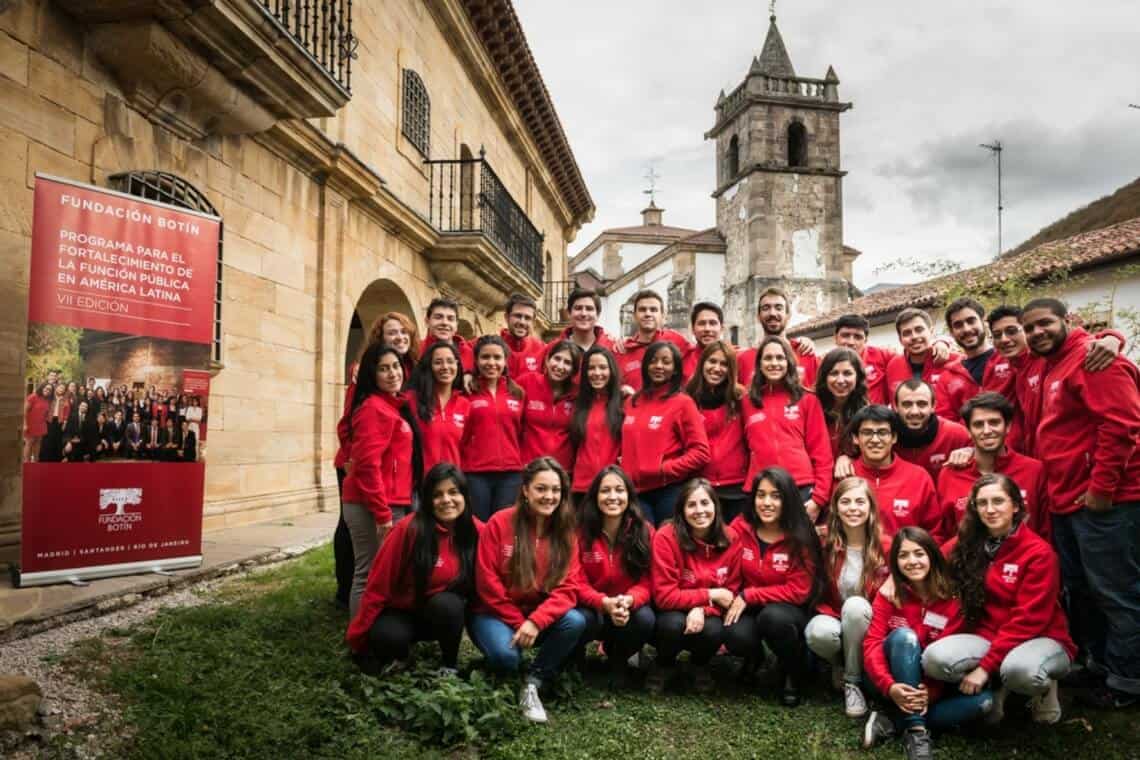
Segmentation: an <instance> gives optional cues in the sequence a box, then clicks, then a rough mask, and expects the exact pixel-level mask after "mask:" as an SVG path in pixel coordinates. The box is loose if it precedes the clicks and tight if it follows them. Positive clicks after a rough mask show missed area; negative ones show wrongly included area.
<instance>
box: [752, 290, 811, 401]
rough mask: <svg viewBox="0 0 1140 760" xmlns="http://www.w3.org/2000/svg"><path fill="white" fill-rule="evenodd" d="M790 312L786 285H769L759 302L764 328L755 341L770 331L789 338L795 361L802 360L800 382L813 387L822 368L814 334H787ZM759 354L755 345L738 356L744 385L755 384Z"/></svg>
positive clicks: (786, 338)
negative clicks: (820, 367)
mask: <svg viewBox="0 0 1140 760" xmlns="http://www.w3.org/2000/svg"><path fill="white" fill-rule="evenodd" d="M791 316H792V302H791V300H790V299H789V298H788V294H787V293H786V292H785V291H784V290H783V288H777V287H776V286H774V285H773V286H771V287H769V288H766V289H765V290H764V292H763V293H761V294H760V300H759V302H757V304H756V322H757V323H758V324H759V325H760V327H761V329H762V330H763V331H764V332H763V334H762V335H760V337H759V338H758V339H757V341H756V344H757V345H759V344H760V343H761V342H762V341H763V340H764V338H766V337H768V336H769V335H775V336H777V337H780V338H784V340H786V341H788V343H790V344H791V346H792V350H794V351H795V352H796V361H797V362H799V370H800V385H802V386H803V387H805V388H814V387H815V374H816V372H818V371H819V357H818V356H816V353H815V344H814V343H812V340H811V338H788V337H787V336H786V335H785V334H784V333H786V332H787V330H788V320H789V319H791ZM756 358H757V357H756V349H755V348H746V349H744V350H743V351H741V352H740V354H739V355H738V356H737V358H736V361H737V364H736V373H737V376H738V379H739V380H740V384H741V385H743V386H744V387H745V388H747V387H748V386H750V385H751V384H752V375H753V373H755V371H756Z"/></svg>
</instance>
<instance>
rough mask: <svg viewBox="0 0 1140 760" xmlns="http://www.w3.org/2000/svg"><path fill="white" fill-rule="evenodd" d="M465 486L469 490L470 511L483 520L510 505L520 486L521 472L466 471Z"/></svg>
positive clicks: (516, 497)
mask: <svg viewBox="0 0 1140 760" xmlns="http://www.w3.org/2000/svg"><path fill="white" fill-rule="evenodd" d="M466 475H467V487H468V489H470V491H471V511H472V513H473V514H474V515H475V516H476V517H478V518H479V519H480V520H482V521H483V522H487V521H488V520H490V519H491V515H493V514H495V513H496V512H498V511H499V510H500V509H506V508H507V507H510V506H512V505H513V504H514V503H515V502H516V501H518V498H519V488H521V487H522V473H521V472H468V473H466Z"/></svg>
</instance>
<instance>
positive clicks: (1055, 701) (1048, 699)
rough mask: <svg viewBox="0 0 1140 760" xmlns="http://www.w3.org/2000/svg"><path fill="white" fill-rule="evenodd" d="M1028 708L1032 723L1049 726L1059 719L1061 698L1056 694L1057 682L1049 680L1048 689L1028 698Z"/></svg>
mask: <svg viewBox="0 0 1140 760" xmlns="http://www.w3.org/2000/svg"><path fill="white" fill-rule="evenodd" d="M1029 709H1030V711H1031V713H1032V715H1033V722H1034V723H1043V724H1045V725H1048V726H1051V725H1053V724H1054V723H1057V722H1058V721H1060V720H1061V700H1060V698H1059V697H1058V694H1057V682H1056V681H1055V680H1051V681H1049V689H1048V691H1046V692H1045V693H1044V694H1042V695H1041V696H1039V697H1034V698H1033V699H1031V700H1029Z"/></svg>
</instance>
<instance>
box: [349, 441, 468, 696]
mask: <svg viewBox="0 0 1140 760" xmlns="http://www.w3.org/2000/svg"><path fill="white" fill-rule="evenodd" d="M419 495H420V500H419V501H420V508H419V509H418V510H417V511H416V512H414V513H413V514H412V516H411V517H405V518H404V519H403V520H401V521H400V522H398V523H396V526H395V527H394V528H393V529H392V532H391V533H390V534H389V535H388V538H387V539H386V540H385V541H384V545H383V546H382V547H380V552H379V554H377V555H376V561H375V562H374V563H373V564H372V570H371V572H369V574H368V582H367V584H366V585H365V587H364V594H363V596H362V597H361V600H360V609H359V611H358V612H357V613H356V617H354V618H353V619H352V622H351V623H350V624H349V626H348V632H347V634H346V635H345V639H346V640H347V641H348V645H349V646H350V647H351V648H352V650H353V652H355V653H357V654H358V655H363V654H368V655H371V658H372V659H373V663H370V664H376V665H385V664H387V663H389V662H391V661H392V660H406V659H407V658H408V654H409V650H410V649H411V645H412V644H413V643H414V642H416V641H438V642H439V649H440V654H441V659H442V660H443V670H444V672H446V673H451V674H454V673H455V672H456V664H457V661H458V658H459V642H460V640H461V639H462V638H463V623H464V613H465V611H466V607H467V601H468V600H469V599H471V597H472V595H473V594H474V591H475V551H476V548H477V546H478V541H479V532H480V531H481V530H482V528H483V524H482V523H480V522H479V521H478V520H476V519H475V518H474V516H473V515H472V514H471V508H470V499H469V498H468V491H467V478H465V477H464V476H463V473H462V472H460V470H459V468H458V467H456V466H455V465H454V464H451V463H449V462H444V463H442V464H438V465H436V466H434V467H432V468H431V470H429V471H428V473H427V475H426V476H424V482H423V484H422V485H421V486H420V492H419Z"/></svg>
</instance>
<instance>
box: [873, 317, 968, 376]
mask: <svg viewBox="0 0 1140 760" xmlns="http://www.w3.org/2000/svg"><path fill="white" fill-rule="evenodd" d="M895 332H896V333H898V336H899V343H901V344H902V349H903V352H902V354H901V355H899V356H896V357H894V358H892V359H891V360H890V362H888V363H887V398H888V399H893V398H894V397H895V391H897V390H898V388H899V386H900V385H902V383H903V381H904V380H909V379H910V378H912V377H917V378H922V379H923V380H925V381H926V382H927V383H928V384H929V385H930V387H932V388H933V387H934V386H935V385H937V384H938V378H939V377H941V376H942V367H943V366H944V364H943V362H944V360H948V359H954V358H956V355H954V354H950V355H949V356H942V355H941V351H938V350H936V344H937V341H936V339H935V337H934V324H933V323H932V322H931V321H930V315H929V314H927V313H926V312H925V311H923V310H922V309H914V308H908V309H903V310H902V311H900V312H899V314H898V316H897V317H895Z"/></svg>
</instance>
